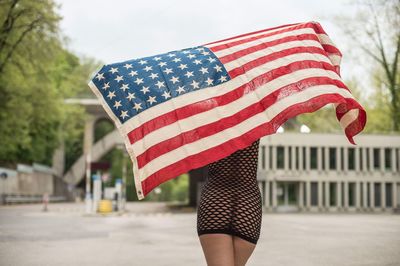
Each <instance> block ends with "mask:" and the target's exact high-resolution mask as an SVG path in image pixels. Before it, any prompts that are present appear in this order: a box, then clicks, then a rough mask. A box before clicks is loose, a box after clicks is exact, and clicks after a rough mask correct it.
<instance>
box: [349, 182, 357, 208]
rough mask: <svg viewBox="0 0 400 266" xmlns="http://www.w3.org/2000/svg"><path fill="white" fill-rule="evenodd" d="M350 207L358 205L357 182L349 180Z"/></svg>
mask: <svg viewBox="0 0 400 266" xmlns="http://www.w3.org/2000/svg"><path fill="white" fill-rule="evenodd" d="M348 193H349V194H348V196H349V207H354V206H355V205H356V183H354V182H349V192H348Z"/></svg>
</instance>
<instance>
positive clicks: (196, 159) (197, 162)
mask: <svg viewBox="0 0 400 266" xmlns="http://www.w3.org/2000/svg"><path fill="white" fill-rule="evenodd" d="M345 102H346V98H343V96H341V95H339V94H334V93H333V94H324V95H320V96H316V97H314V98H312V99H310V100H308V101H305V102H302V103H298V104H295V105H291V106H289V107H288V108H286V109H285V110H284V111H282V112H281V113H279V114H278V115H277V116H275V117H274V118H273V119H272V120H271V121H269V122H266V123H264V124H262V125H260V126H258V127H256V128H254V129H251V130H249V131H248V132H247V133H245V134H243V135H242V136H239V137H237V138H234V139H230V140H229V141H226V142H224V143H223V144H221V145H218V146H216V147H213V148H210V149H208V150H205V151H202V152H200V153H197V154H194V155H192V156H188V157H186V158H184V159H182V160H180V161H178V162H176V163H174V164H171V165H168V166H166V167H164V168H162V169H160V170H159V171H157V172H155V173H153V174H152V175H150V176H148V177H147V178H146V179H145V180H144V181H142V182H141V183H142V188H143V194H144V196H146V195H147V194H148V193H149V192H151V191H152V190H153V189H154V188H155V187H157V186H159V185H160V184H162V183H164V182H166V181H168V180H170V179H173V178H175V177H177V176H178V175H180V174H183V173H186V172H187V171H188V170H191V169H196V168H199V167H202V166H204V165H207V164H209V163H211V162H214V161H217V160H219V159H222V158H224V157H226V156H228V155H230V154H231V153H233V152H235V151H236V150H238V149H243V148H245V147H247V146H249V145H250V144H252V143H253V142H254V141H256V140H257V139H260V138H261V137H263V136H266V135H270V134H274V133H276V131H277V130H278V128H279V126H281V125H282V124H283V123H284V122H286V121H287V120H288V119H289V118H292V117H295V116H297V115H299V114H302V113H310V112H315V111H316V110H318V109H320V108H321V107H323V106H325V105H326V104H328V103H345ZM364 124H365V123H363V122H362V121H361V122H360V125H361V126H362V125H364ZM354 132H355V131H354ZM354 132H353V131H349V134H352V133H354ZM348 137H353V135H349V136H348Z"/></svg>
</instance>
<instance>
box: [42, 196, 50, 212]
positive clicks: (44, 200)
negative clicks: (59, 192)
mask: <svg viewBox="0 0 400 266" xmlns="http://www.w3.org/2000/svg"><path fill="white" fill-rule="evenodd" d="M48 203H49V194H48V193H44V194H43V211H44V212H47V210H48V209H47V204H48Z"/></svg>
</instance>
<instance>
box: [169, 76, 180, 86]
mask: <svg viewBox="0 0 400 266" xmlns="http://www.w3.org/2000/svg"><path fill="white" fill-rule="evenodd" d="M170 81H171V82H172V83H173V84H175V83H177V82H179V78H177V77H174V76H172V78H171V79H170Z"/></svg>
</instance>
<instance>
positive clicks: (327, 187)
mask: <svg viewBox="0 0 400 266" xmlns="http://www.w3.org/2000/svg"><path fill="white" fill-rule="evenodd" d="M329 199H330V191H329V181H325V207H326V208H327V209H329V207H330V202H329Z"/></svg>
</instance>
